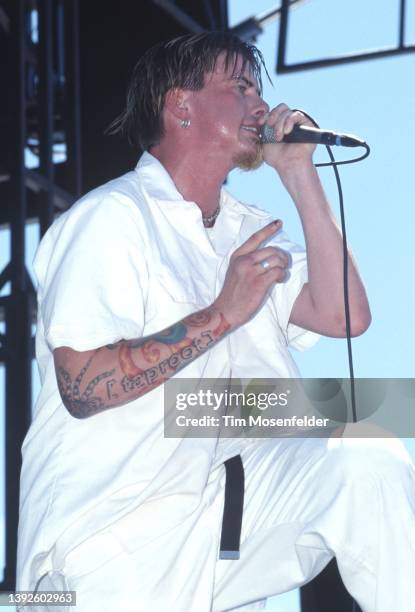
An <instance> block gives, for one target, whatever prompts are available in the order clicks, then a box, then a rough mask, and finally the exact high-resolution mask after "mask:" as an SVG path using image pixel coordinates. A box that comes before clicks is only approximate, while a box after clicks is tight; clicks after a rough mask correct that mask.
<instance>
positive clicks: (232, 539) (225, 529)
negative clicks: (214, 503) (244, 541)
mask: <svg viewBox="0 0 415 612" xmlns="http://www.w3.org/2000/svg"><path fill="white" fill-rule="evenodd" d="M224 465H225V470H226V483H225V504H224V507H223V519H222V535H221V539H220V551H219V559H239V547H240V543H241V527H242V514H243V509H244V493H245V474H244V466H243V464H242V459H241V455H235V457H231V458H230V459H227V460H226V461H225V463H224Z"/></svg>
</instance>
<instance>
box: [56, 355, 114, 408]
mask: <svg viewBox="0 0 415 612" xmlns="http://www.w3.org/2000/svg"><path fill="white" fill-rule="evenodd" d="M94 356H95V353H94V354H93V355H91V357H90V358H89V359H88V361H87V362H86V364H85V365H84V367H83V368H82V369H81V371H80V372H79V374H78V376H77V377H76V378H75V380H74V381H73V380H72V378H71V376H70V374H69V372H68V371H67V370H65V369H64V368H62V367H59V368H58V369H57V372H56V374H57V380H58V387H59V392H60V394H61V397H62V401H63V403H64V404H65V406H66V407H67V409H68V411H69V413H70V414H71V415H72V416H74V417H76V418H78V419H84V418H86V417H89V416H92V415H93V414H96V413H97V412H101V411H102V410H103V409H104V408H105V405H104V402H103V401H102V399H101V398H100V397H99V396H97V395H93V393H94V391H95V388H96V386H97V385H98V384H99V383H100V382H101V381H102V380H103V379H105V378H109V377H110V376H112V375H113V374H114V372H115V369H114V370H111V371H109V372H101V373H100V374H97V375H96V376H94V378H93V379H92V380H91V381H90V382H89V383H88V384H87V386H86V387H85V390H84V391H83V392H82V393H81V391H80V386H81V383H82V381H83V379H84V377H85V374H86V373H87V371H88V368H89V366H90V365H91V361H92V359H93V357H94Z"/></svg>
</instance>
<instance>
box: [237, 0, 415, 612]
mask: <svg viewBox="0 0 415 612" xmlns="http://www.w3.org/2000/svg"><path fill="white" fill-rule="evenodd" d="M398 5H399V3H398V2H397V1H393V0H365V2H361V1H357V0H349V1H348V2H345V3H344V2H332V1H331V2H330V1H329V0H312V1H309V2H304V3H302V4H301V5H299V6H298V7H297V8H296V9H294V10H293V11H292V14H291V19H290V31H289V38H288V53H287V59H288V62H289V63H293V62H299V61H305V60H309V59H316V58H319V57H328V56H335V55H339V54H343V53H350V52H357V51H365V50H369V49H375V48H384V47H389V46H392V45H394V44H395V42H396V39H397V31H398ZM275 6H276V3H275V2H273V1H271V0H268V1H267V0H256V1H255V2H251V1H249V0H230V2H229V13H230V22H231V25H235V24H237V23H240V22H241V21H243V20H244V19H245V18H247V17H249V16H252V15H255V16H258V15H261V14H262V13H263V12H265V11H268V10H269V9H272V8H274V7H275ZM277 6H278V5H277ZM410 22H412V24H413V25H412V26H411V27H410V28H408V29H407V31H406V36H407V39H406V42H407V44H414V43H415V2H413V1H412V2H408V23H410ZM278 26H279V22H278V21H275V22H274V23H271V24H269V25H268V26H266V28H265V30H264V33H263V34H262V35H261V36H260V37H259V38H258V40H257V43H256V44H257V46H258V47H259V48H260V49H261V51H262V52H263V54H264V57H265V60H266V64H267V67H268V71H269V73H270V75H271V77H272V80H273V84H274V87H271V86H270V85H269V84H268V83H267V82H266V80H264V85H265V87H264V89H265V91H264V97H265V99H266V101H267V102H268V103H269V104H270V106H272V107H273V106H276V105H277V104H279V103H280V102H285V103H286V104H288V105H289V106H290V107H291V108H303V109H304V110H306V111H307V112H308V113H309V114H311V115H312V116H313V117H314V118H315V120H316V121H317V122H318V123H319V125H320V126H321V127H324V128H327V129H333V130H336V131H339V132H346V133H354V134H357V135H359V136H361V137H362V138H363V139H364V140H366V141H367V142H368V143H369V145H370V147H371V155H370V157H369V158H368V159H366V160H364V161H363V162H360V163H358V164H353V165H349V166H343V167H340V174H341V180H342V186H343V191H344V202H345V214H346V227H347V235H348V241H349V244H350V246H351V249H352V252H353V254H354V256H355V258H356V259H357V261H358V264H359V270H360V272H361V274H362V277H363V279H364V281H365V284H366V287H367V292H368V295H369V300H370V303H371V309H372V316H373V321H372V325H371V326H370V328H369V330H368V331H367V332H366V333H365V334H364V335H363V336H361V337H359V338H355V339H354V340H353V354H354V371H355V376H357V377H370V378H372V377H373V378H378V377H379V378H381V377H385V378H395V377H396V378H405V377H414V374H415V373H414V369H415V368H414V357H413V346H414V342H415V326H414V323H413V317H414V311H415V289H414V282H413V277H414V273H413V268H414V265H415V244H414V240H413V232H414V227H415V207H414V204H415V197H414V190H413V172H414V155H413V150H412V143H415V119H414V116H413V109H414V108H415V86H414V84H413V83H414V80H413V75H414V74H415V70H414V68H415V54H407V55H400V56H396V57H390V58H386V59H376V60H371V61H365V62H358V63H352V64H345V65H340V66H335V67H330V68H321V69H318V70H317V69H315V70H309V71H303V72H297V73H293V74H286V75H278V76H277V75H276V74H275V65H276V54H277V40H278V31H277V28H278ZM356 151H358V150H357V149H340V148H338V149H334V153H335V156H336V158H339V159H347V158H348V156H353V157H354V156H355V153H356ZM326 156H327V153H326V151H325V149H324V147H318V150H317V152H316V156H315V161H327V159H326ZM319 172H320V176H321V178H322V181H323V184H324V187H325V189H326V191H327V193H328V195H329V198H330V201H331V202H332V206H333V209H334V211H335V213H336V215H337V217H338V218H339V215H338V210H339V208H338V197H337V188H336V185H335V182H334V176H333V171H332V170H331V169H329V168H324V169H321V170H320V171H319ZM228 188H229V190H230V191H231V192H232V193H233V194H234V195H236V196H237V197H239V198H240V199H241V200H243V201H245V202H249V203H251V204H256V205H257V206H259V207H261V208H265V209H267V210H269V211H271V212H272V213H273V214H274V215H275V217H276V218H281V219H282V220H283V221H284V229H285V231H287V232H288V234H289V235H290V237H291V238H292V239H294V240H295V241H297V242H299V243H301V244H304V241H303V237H302V230H301V225H300V222H299V220H298V216H297V212H296V210H295V207H294V206H293V204H292V202H291V200H290V198H289V196H288V195H287V194H286V192H285V191H284V189H283V187H282V186H281V184H280V183H279V179H278V177H277V176H276V174H275V172H274V171H273V170H272V169H271V168H269V167H265V166H264V167H262V168H260V169H259V170H257V171H256V172H255V173H242V172H241V171H234V172H233V173H232V174H231V176H230V180H229V182H228ZM340 273H341V272H340ZM294 357H295V359H296V362H297V364H298V365H299V367H300V370H301V373H302V375H303V376H305V377H308V376H309V377H347V376H348V360H347V347H346V342H345V341H344V340H338V339H331V338H322V339H321V340H320V341H319V342H318V343H317V345H315V347H314V348H312V349H311V350H309V351H306V352H305V353H298V352H295V354H294ZM414 442H415V441H414V440H413V439H412V440H409V439H406V440H405V443H406V445H407V447H408V448H409V449H410V452H411V454H412V456H413V457H415V443H414ZM266 610H267V612H269V611H272V612H296V611H297V610H299V606H298V592H297V591H294V592H292V593H289V594H284V595H281V596H279V597H274V598H272V599H270V600H268V603H267V608H266Z"/></svg>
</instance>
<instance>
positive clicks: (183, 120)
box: [180, 119, 190, 129]
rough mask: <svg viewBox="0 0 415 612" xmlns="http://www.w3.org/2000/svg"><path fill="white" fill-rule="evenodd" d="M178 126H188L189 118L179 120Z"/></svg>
mask: <svg viewBox="0 0 415 612" xmlns="http://www.w3.org/2000/svg"><path fill="white" fill-rule="evenodd" d="M180 127H182V128H184V129H187V128H188V127H190V119H182V120H181V121H180Z"/></svg>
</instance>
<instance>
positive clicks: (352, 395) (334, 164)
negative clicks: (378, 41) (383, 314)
mask: <svg viewBox="0 0 415 612" xmlns="http://www.w3.org/2000/svg"><path fill="white" fill-rule="evenodd" d="M295 110H296V111H298V110H299V109H295ZM299 112H300V113H302V114H303V115H305V116H306V117H307V118H308V119H309V120H310V121H311V123H312V124H313V125H314V126H315V127H316V128H319V127H320V126H319V125H318V124H317V123H316V121H314V119H313V118H312V117H310V115H308V114H307V113H306V112H304V111H303V110H299ZM362 146H363V147H365V152H364V154H363V155H361V156H360V157H355V158H353V159H347V160H345V161H336V160H335V159H334V155H333V153H332V150H331V147H330V146H328V145H326V149H327V152H328V154H329V157H330V160H331V161H330V162H326V163H322V164H314V165H315V167H316V168H322V167H325V166H332V168H333V171H334V176H335V177H336V183H337V190H338V193H339V208H340V220H341V229H342V236H343V238H342V241H343V294H344V312H345V318H346V337H347V354H348V359H349V373H350V398H351V404H352V415H353V423H356V422H357V411H356V395H355V380H354V369H353V353H352V339H351V331H350V308H349V283H348V269H349V261H348V256H347V235H346V220H345V214H344V203H343V191H342V187H341V181H340V175H339V171H338V169H337V166H340V165H343V164H353V163H355V162H358V161H362V159H366V157H368V155H369V154H370V147H369V145H368V144H366V143H362ZM352 612H357V603H356V602H355V600H353V604H352Z"/></svg>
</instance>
